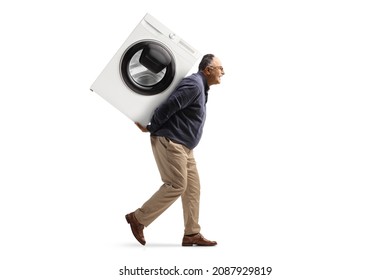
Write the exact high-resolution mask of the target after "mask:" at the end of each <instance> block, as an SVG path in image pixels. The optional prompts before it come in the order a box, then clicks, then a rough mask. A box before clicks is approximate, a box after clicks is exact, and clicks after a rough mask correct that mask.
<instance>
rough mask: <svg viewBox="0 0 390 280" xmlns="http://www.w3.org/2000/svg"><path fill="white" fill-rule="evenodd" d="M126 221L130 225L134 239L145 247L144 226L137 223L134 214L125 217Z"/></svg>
mask: <svg viewBox="0 0 390 280" xmlns="http://www.w3.org/2000/svg"><path fill="white" fill-rule="evenodd" d="M126 221H127V223H129V224H130V227H131V231H132V232H133V234H134V237H135V238H136V239H137V240H138V242H139V243H141V244H142V245H145V244H146V241H145V237H144V225H143V224H140V223H139V222H138V220H137V218H136V217H135V215H134V212H132V213H130V214H127V215H126Z"/></svg>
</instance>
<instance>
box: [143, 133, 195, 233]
mask: <svg viewBox="0 0 390 280" xmlns="http://www.w3.org/2000/svg"><path fill="white" fill-rule="evenodd" d="M151 142H152V149H153V154H154V158H155V160H156V163H157V167H158V169H159V171H160V175H161V179H162V181H163V183H164V184H163V185H162V186H161V187H160V189H159V190H158V191H157V192H156V193H155V194H154V195H152V197H151V198H149V200H147V201H146V202H145V203H144V204H143V205H142V207H141V208H139V209H137V210H136V211H135V217H136V218H137V220H138V221H139V222H140V223H141V224H143V225H144V226H148V225H150V224H151V223H152V222H153V221H154V220H155V219H156V218H157V217H158V216H160V215H161V214H162V213H163V212H164V211H165V210H166V209H168V207H169V206H171V205H172V204H173V202H175V201H176V199H178V198H179V197H181V200H182V206H183V215H184V234H194V233H198V232H200V226H199V224H198V219H199V199H200V182H199V175H198V170H197V168H196V162H195V159H194V155H193V151H192V150H190V149H188V148H187V147H185V146H183V145H181V144H177V143H174V142H172V141H171V140H169V139H167V138H165V137H160V136H151Z"/></svg>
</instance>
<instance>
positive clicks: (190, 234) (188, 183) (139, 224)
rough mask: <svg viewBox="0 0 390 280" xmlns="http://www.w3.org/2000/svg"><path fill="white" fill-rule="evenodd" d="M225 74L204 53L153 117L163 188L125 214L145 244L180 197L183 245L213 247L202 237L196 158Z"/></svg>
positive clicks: (214, 59) (154, 145) (153, 138)
mask: <svg viewBox="0 0 390 280" xmlns="http://www.w3.org/2000/svg"><path fill="white" fill-rule="evenodd" d="M224 74H225V72H224V70H223V67H222V66H221V61H220V60H219V59H218V58H217V57H216V56H214V55H213V54H206V55H205V56H203V58H202V60H201V62H200V63H199V67H198V72H197V73H194V74H192V75H190V76H188V77H185V78H184V79H183V80H182V81H181V82H180V83H179V85H178V86H177V87H176V89H175V90H174V91H173V92H172V94H171V95H170V96H169V97H168V99H167V100H166V101H165V102H164V103H162V104H161V105H160V106H159V107H158V108H157V109H156V110H155V112H154V115H153V117H152V119H151V121H150V124H149V125H147V126H146V127H144V126H142V125H141V124H139V123H136V125H137V126H138V127H139V129H140V130H141V131H143V132H150V133H151V143H152V149H153V154H154V157H155V160H156V163H157V166H158V169H159V171H160V175H161V179H162V181H163V185H162V186H161V187H160V189H159V190H157V192H156V193H155V194H154V195H152V197H151V198H150V199H149V200H147V201H146V202H145V203H144V204H143V205H142V207H141V208H138V209H137V210H136V211H134V212H132V213H129V214H127V215H126V220H127V222H128V223H129V224H130V227H131V230H132V232H133V234H134V237H135V238H136V239H137V240H138V241H139V242H140V243H141V244H142V245H145V243H146V241H145V238H144V234H143V230H144V227H147V226H148V225H150V224H151V223H152V222H153V221H154V220H155V219H156V218H157V217H158V216H160V215H161V214H162V213H163V212H164V211H165V210H166V209H167V208H168V207H169V206H171V205H172V203H173V202H175V201H176V199H177V198H179V197H181V199H182V206H183V214H184V237H183V240H182V245H183V246H192V245H198V246H214V245H216V244H217V242H215V241H210V240H207V239H206V238H204V237H203V236H202V235H201V233H200V229H201V227H200V225H199V223H198V219H199V199H200V182H199V175H198V171H197V167H196V162H195V159H194V155H193V149H194V148H195V147H196V146H197V145H198V143H199V141H200V139H201V136H202V131H203V126H204V123H205V120H206V103H207V97H208V91H209V88H210V86H211V85H215V84H219V83H221V77H222V76H223V75H224Z"/></svg>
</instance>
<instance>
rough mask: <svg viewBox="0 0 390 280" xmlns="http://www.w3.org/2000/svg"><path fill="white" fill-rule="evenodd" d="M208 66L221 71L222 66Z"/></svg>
mask: <svg viewBox="0 0 390 280" xmlns="http://www.w3.org/2000/svg"><path fill="white" fill-rule="evenodd" d="M209 67H210V68H217V69H219V70H221V72H223V67H222V66H209Z"/></svg>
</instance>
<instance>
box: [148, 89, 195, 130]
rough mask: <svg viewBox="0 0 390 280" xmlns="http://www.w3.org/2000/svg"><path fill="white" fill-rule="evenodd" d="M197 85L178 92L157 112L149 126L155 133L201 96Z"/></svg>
mask: <svg viewBox="0 0 390 280" xmlns="http://www.w3.org/2000/svg"><path fill="white" fill-rule="evenodd" d="M200 92H201V91H200V89H199V88H198V86H197V85H196V84H185V85H182V86H179V87H178V88H176V90H175V91H174V92H173V93H172V94H171V95H170V96H169V97H168V98H167V100H166V101H165V102H163V103H162V104H161V105H160V106H159V107H158V108H157V109H156V110H155V111H154V114H153V116H152V119H151V121H150V124H149V125H148V130H149V131H150V132H151V133H153V132H155V131H157V130H158V129H159V128H161V127H162V126H163V125H164V124H165V123H166V122H167V121H168V120H169V119H170V118H171V117H172V115H174V114H175V113H176V112H178V111H180V110H182V109H184V108H186V107H187V106H189V105H190V104H191V103H192V102H193V101H194V100H195V99H196V98H197V96H199V94H200Z"/></svg>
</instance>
